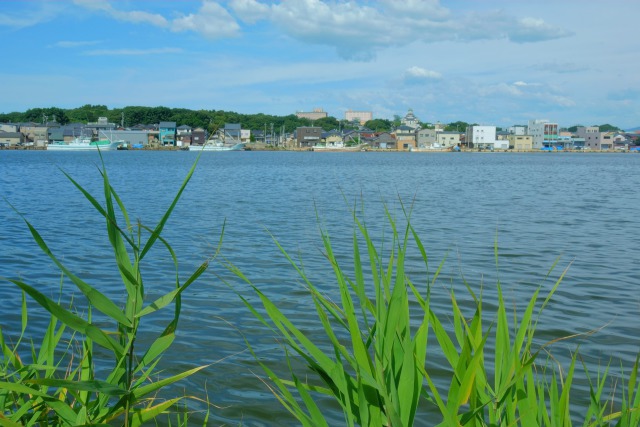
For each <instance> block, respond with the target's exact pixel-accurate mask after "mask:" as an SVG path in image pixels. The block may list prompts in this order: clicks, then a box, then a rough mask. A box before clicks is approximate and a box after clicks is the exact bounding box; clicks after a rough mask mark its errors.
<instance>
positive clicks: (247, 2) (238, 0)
mask: <svg viewBox="0 0 640 427" xmlns="http://www.w3.org/2000/svg"><path fill="white" fill-rule="evenodd" d="M229 6H230V7H231V9H232V10H233V11H234V12H235V13H236V15H237V16H238V19H240V20H241V21H243V22H246V23H247V24H255V23H256V22H257V21H259V20H261V19H265V18H266V17H267V15H268V14H269V13H270V9H271V8H270V7H269V6H268V5H266V4H263V3H259V2H257V1H256V0H231V3H229Z"/></svg>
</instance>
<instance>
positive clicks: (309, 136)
mask: <svg viewBox="0 0 640 427" xmlns="http://www.w3.org/2000/svg"><path fill="white" fill-rule="evenodd" d="M321 138H322V128H320V127H313V126H311V127H309V126H302V127H299V128H297V129H296V142H297V144H298V147H313V146H314V145H316V144H317V143H318V142H320V139H321Z"/></svg>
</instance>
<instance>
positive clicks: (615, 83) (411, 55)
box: [0, 0, 640, 128]
mask: <svg viewBox="0 0 640 427" xmlns="http://www.w3.org/2000/svg"><path fill="white" fill-rule="evenodd" d="M638 16H640V2H639V1H637V0H607V1H603V0H529V1H526V0H492V1H480V0H449V1H447V0H397V1H396V0H379V1H374V0H369V1H364V0H359V1H329V0H282V1H277V2H276V1H259V0H229V1H212V0H198V1H195V0H173V1H171V0H137V1H129V0H48V1H44V0H0V46H2V49H0V52H1V55H2V56H1V57H2V58H3V59H2V61H1V63H2V66H0V83H1V89H0V112H3V113H8V112H12V111H25V110H27V109H29V108H34V107H52V106H55V107H61V108H75V107H79V106H82V105H85V104H102V105H107V106H108V107H109V108H119V107H124V106H128V105H140V106H166V107H172V108H173V107H180V108H189V109H194V110H196V109H206V110H227V111H236V112H239V113H246V114H253V113H266V114H275V115H287V114H292V113H295V112H296V111H310V110H311V109H313V108H323V109H324V110H325V111H327V112H328V113H329V115H331V116H334V117H337V118H343V117H344V112H345V111H346V110H348V109H352V110H365V111H372V112H373V114H374V117H376V118H386V119H391V118H393V116H394V115H401V116H402V115H404V114H405V113H406V112H407V110H408V109H409V108H412V109H413V110H414V112H415V114H416V116H418V118H419V119H420V120H421V121H424V122H437V121H439V122H443V123H449V122H452V121H457V120H462V121H466V122H475V123H480V124H487V125H497V126H509V125H513V124H526V122H527V121H528V120H529V119H549V120H551V121H554V122H557V123H559V124H560V126H572V125H575V124H583V125H593V124H603V123H611V124H613V125H616V126H620V127H623V128H629V127H635V126H640V77H639V76H640V35H639V34H640V26H639V25H638Z"/></svg>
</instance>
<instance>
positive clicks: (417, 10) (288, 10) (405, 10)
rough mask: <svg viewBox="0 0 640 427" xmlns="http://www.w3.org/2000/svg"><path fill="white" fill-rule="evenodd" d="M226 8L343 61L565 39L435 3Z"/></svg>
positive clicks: (307, 1) (531, 21) (529, 22)
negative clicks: (422, 45)
mask: <svg viewBox="0 0 640 427" xmlns="http://www.w3.org/2000/svg"><path fill="white" fill-rule="evenodd" d="M229 7H230V8H231V9H232V10H233V11H234V13H235V14H236V15H237V16H238V17H239V19H241V20H242V21H243V22H246V23H255V22H257V21H258V20H260V19H263V20H267V21H270V22H272V23H273V24H274V25H277V26H278V27H280V28H281V29H282V31H284V32H285V33H286V34H288V35H289V36H291V37H293V38H295V39H298V40H301V41H303V42H307V43H314V44H321V45H327V46H332V47H334V48H335V49H336V50H337V52H338V54H339V55H340V56H342V57H344V58H347V59H368V58H371V57H373V55H375V53H376V51H378V50H379V49H383V48H393V47H397V46H404V45H406V44H409V43H411V42H413V41H421V42H426V43H429V42H436V41H461V40H462V41H472V40H484V39H507V40H510V41H512V42H516V43H525V42H537V41H544V40H550V39H554V38H559V37H566V36H568V35H570V34H571V33H570V32H568V31H566V30H564V29H562V28H558V27H554V26H552V25H550V24H548V23H546V22H545V21H543V20H542V19H536V18H529V17H525V18H517V17H514V16H511V15H509V14H507V13H505V12H503V11H488V12H473V13H467V14H454V13H452V12H451V11H450V10H449V9H447V8H446V7H444V6H442V5H441V4H440V0H404V1H398V0H380V1H378V2H366V3H358V2H354V1H348V2H345V1H331V2H330V1H327V0H282V1H281V2H278V3H265V2H261V1H258V0H232V1H231V2H230V3H229Z"/></svg>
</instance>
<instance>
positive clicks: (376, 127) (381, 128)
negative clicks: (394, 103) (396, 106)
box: [364, 119, 393, 132]
mask: <svg viewBox="0 0 640 427" xmlns="http://www.w3.org/2000/svg"><path fill="white" fill-rule="evenodd" d="M364 127H366V128H368V129H371V130H372V131H374V132H389V131H391V129H392V128H393V122H391V120H386V119H373V120H369V121H368V122H366V123H365V124H364Z"/></svg>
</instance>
